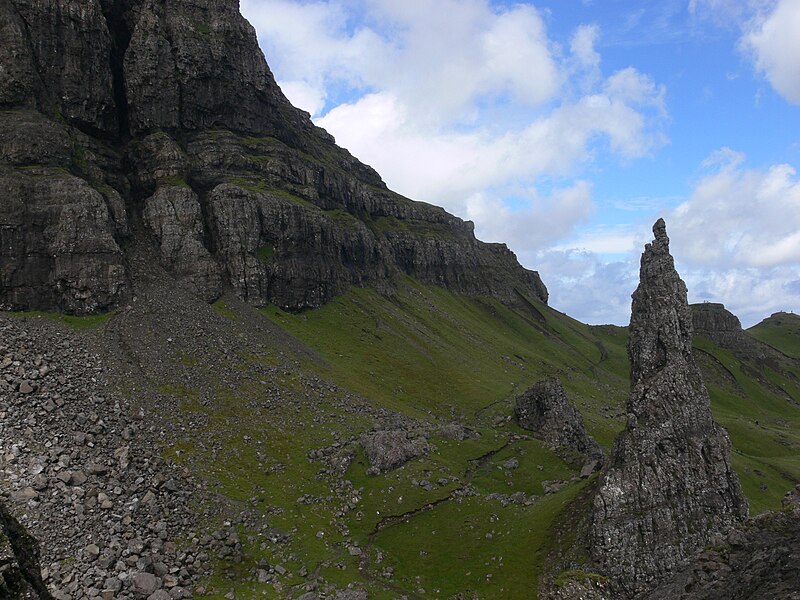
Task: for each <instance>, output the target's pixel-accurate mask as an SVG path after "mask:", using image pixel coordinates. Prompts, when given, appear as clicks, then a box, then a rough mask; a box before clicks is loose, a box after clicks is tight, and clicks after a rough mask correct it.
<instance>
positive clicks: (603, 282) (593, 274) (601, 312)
mask: <svg viewBox="0 0 800 600" xmlns="http://www.w3.org/2000/svg"><path fill="white" fill-rule="evenodd" d="M534 258H535V264H536V268H537V269H538V271H539V274H540V275H541V276H542V279H543V280H544V281H545V282H547V288H548V291H549V292H550V300H549V304H550V305H551V306H553V307H554V308H556V309H557V310H560V311H562V312H566V313H567V314H569V315H581V320H582V321H584V322H586V323H590V324H594V325H601V324H605V323H614V324H617V325H627V324H628V322H629V321H630V316H631V293H632V292H633V290H634V289H636V286H637V285H638V276H639V268H638V255H637V256H633V255H631V256H629V257H627V258H625V259H623V260H620V261H615V262H610V263H609V262H605V261H603V260H601V259H600V258H599V257H598V255H597V254H594V253H592V252H584V251H579V250H548V251H545V252H540V253H538V254H536V255H535V257H534Z"/></svg>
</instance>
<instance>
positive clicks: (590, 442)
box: [514, 377, 603, 473]
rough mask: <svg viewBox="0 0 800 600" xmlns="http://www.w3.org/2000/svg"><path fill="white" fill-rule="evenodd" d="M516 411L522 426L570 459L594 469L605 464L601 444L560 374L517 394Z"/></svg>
mask: <svg viewBox="0 0 800 600" xmlns="http://www.w3.org/2000/svg"><path fill="white" fill-rule="evenodd" d="M514 413H515V415H516V418H517V421H518V422H519V425H520V427H522V428H524V429H527V430H529V431H532V432H533V434H534V435H535V436H536V437H537V438H539V439H541V440H543V441H544V442H546V443H547V444H548V445H549V446H550V447H551V448H552V449H553V450H555V451H556V452H557V453H559V454H560V455H562V456H563V457H564V458H565V459H567V460H568V461H569V462H577V463H578V464H579V465H590V466H591V469H592V470H594V469H595V468H599V467H600V466H601V465H602V463H603V451H602V449H601V448H600V445H599V444H598V443H597V442H596V441H595V440H594V438H592V437H591V436H590V435H589V434H588V433H586V428H585V427H584V424H583V416H582V415H581V413H580V411H579V410H578V409H577V408H575V406H574V405H573V404H572V403H571V402H570V401H569V399H568V398H567V394H566V392H565V391H564V386H562V385H561V381H560V380H559V379H558V378H556V377H551V378H548V379H543V380H541V381H539V382H537V383H535V384H534V385H532V386H531V387H530V388H528V389H527V390H526V391H525V392H524V393H523V394H521V395H520V396H519V397H518V398H517V402H516V405H515V407H514ZM589 473H591V471H589Z"/></svg>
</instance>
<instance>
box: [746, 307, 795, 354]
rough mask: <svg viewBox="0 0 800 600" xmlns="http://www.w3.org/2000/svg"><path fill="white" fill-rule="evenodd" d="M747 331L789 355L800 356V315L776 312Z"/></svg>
mask: <svg viewBox="0 0 800 600" xmlns="http://www.w3.org/2000/svg"><path fill="white" fill-rule="evenodd" d="M747 333H749V334H750V335H752V336H753V337H756V338H758V339H759V340H761V341H762V342H764V343H766V344H769V345H770V346H772V347H773V348H777V349H778V350H780V351H781V352H783V353H784V354H787V355H788V356H792V357H794V358H800V315H796V314H794V313H783V312H782V313H775V314H774V315H772V316H771V317H769V318H767V319H764V320H763V321H761V323H759V324H758V325H755V326H753V327H751V328H750V329H748V330H747Z"/></svg>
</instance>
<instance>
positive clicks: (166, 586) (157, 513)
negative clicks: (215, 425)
mask: <svg viewBox="0 0 800 600" xmlns="http://www.w3.org/2000/svg"><path fill="white" fill-rule="evenodd" d="M0 339H2V344H0V420H2V424H3V428H2V433H1V434H0V452H1V454H0V467H2V471H0V473H1V474H2V483H3V491H4V492H5V493H6V494H7V498H8V503H9V505H10V506H11V507H12V511H13V512H14V513H15V514H17V516H18V518H19V520H20V522H21V523H22V524H23V525H24V526H25V527H26V528H27V529H28V530H30V531H31V532H33V533H34V534H35V535H36V537H37V538H38V539H39V541H40V543H41V547H42V570H43V575H44V580H45V582H46V583H47V584H48V585H49V586H50V588H51V589H52V590H53V595H54V597H55V598H59V599H68V598H72V599H79V598H112V597H117V598H134V597H137V598H142V597H152V598H154V599H158V598H188V597H191V594H192V585H193V582H194V581H195V580H196V578H197V577H198V576H199V575H200V574H201V573H202V567H199V566H198V563H203V562H204V559H205V558H207V556H208V554H207V549H206V548H205V547H204V546H205V544H203V543H201V540H200V539H198V538H195V539H194V540H193V541H192V542H190V543H189V544H187V543H186V540H187V537H188V539H192V536H191V533H192V529H193V526H194V524H195V523H196V517H195V515H194V512H193V511H192V508H191V507H192V504H193V502H192V501H191V499H192V498H193V497H196V496H197V495H199V494H202V490H200V489H199V488H198V484H197V482H196V481H195V480H194V478H192V477H191V476H190V475H189V474H188V473H186V472H184V471H182V470H181V469H179V468H177V467H176V466H175V465H171V464H169V463H167V462H165V461H164V460H163V459H162V458H161V457H160V456H159V454H158V452H157V450H156V449H157V447H158V445H157V436H156V435H155V426H154V424H153V421H152V420H151V419H145V418H144V417H145V415H144V414H143V413H142V412H141V411H138V410H136V408H135V407H134V406H132V405H131V404H130V403H129V402H128V401H127V400H126V399H125V397H124V396H122V395H120V394H118V393H116V392H115V391H114V390H113V388H112V387H111V386H110V384H109V376H108V370H107V367H106V366H105V365H104V363H103V361H102V360H101V359H100V356H99V355H98V354H97V353H96V352H95V351H93V350H92V348H91V347H90V345H89V344H87V343H86V339H85V338H84V337H83V336H80V335H77V334H76V333H74V332H71V331H69V330H68V329H67V328H64V327H61V326H58V325H57V324H55V323H52V322H49V321H48V320H46V319H43V318H24V319H20V318H14V317H5V316H3V317H0Z"/></svg>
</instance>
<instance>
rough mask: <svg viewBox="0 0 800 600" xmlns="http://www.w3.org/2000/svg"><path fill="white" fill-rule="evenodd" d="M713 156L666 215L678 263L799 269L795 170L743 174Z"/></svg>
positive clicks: (733, 162) (730, 158)
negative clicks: (691, 189)
mask: <svg viewBox="0 0 800 600" xmlns="http://www.w3.org/2000/svg"><path fill="white" fill-rule="evenodd" d="M744 161H745V157H744V155H742V154H740V153H736V152H734V151H732V150H730V149H728V148H723V149H721V150H719V151H717V152H716V153H714V154H713V155H712V156H711V157H710V158H709V159H708V160H706V161H705V163H704V164H705V165H706V167H707V168H709V169H710V172H708V173H707V174H706V175H705V176H704V177H702V178H701V179H700V180H699V181H698V182H697V184H696V186H695V188H694V192H693V193H692V195H691V197H690V198H689V199H688V200H687V201H686V202H684V203H682V204H681V205H680V206H678V207H677V208H676V209H675V211H674V213H673V214H672V215H671V220H672V222H673V228H674V229H675V234H674V238H675V240H676V241H678V242H679V243H680V247H681V258H682V259H683V260H685V261H687V262H689V263H690V264H692V265H703V266H715V267H728V266H733V267H744V268H748V267H754V268H771V267H777V266H780V265H788V264H800V179H798V176H797V172H796V171H795V169H794V167H792V166H791V165H788V164H779V165H773V166H770V167H768V168H765V169H748V168H745V166H744Z"/></svg>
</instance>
